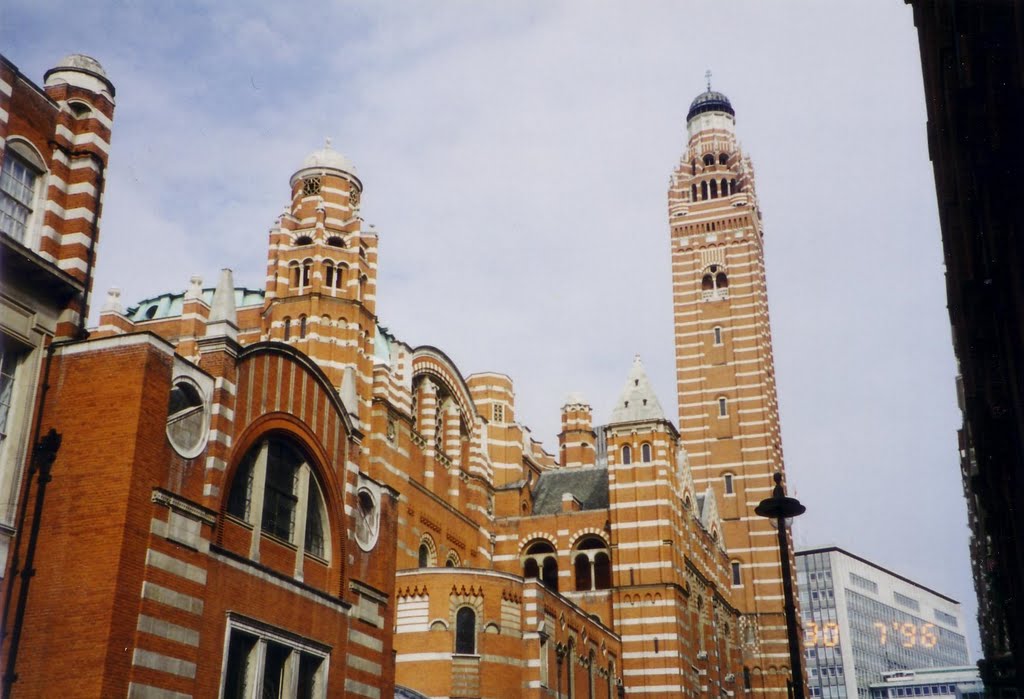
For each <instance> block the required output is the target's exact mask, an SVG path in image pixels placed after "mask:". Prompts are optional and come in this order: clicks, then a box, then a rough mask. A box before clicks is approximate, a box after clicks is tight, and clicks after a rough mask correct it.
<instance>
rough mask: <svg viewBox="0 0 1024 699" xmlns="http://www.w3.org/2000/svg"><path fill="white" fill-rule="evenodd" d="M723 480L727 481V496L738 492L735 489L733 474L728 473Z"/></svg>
mask: <svg viewBox="0 0 1024 699" xmlns="http://www.w3.org/2000/svg"><path fill="white" fill-rule="evenodd" d="M722 480H723V481H725V494H726V495H732V494H733V493H735V492H736V491H735V490H734V489H733V482H732V474H731V473H726V474H725V475H724V476H722Z"/></svg>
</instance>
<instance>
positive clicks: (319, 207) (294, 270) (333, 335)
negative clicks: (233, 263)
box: [263, 139, 377, 421]
mask: <svg viewBox="0 0 1024 699" xmlns="http://www.w3.org/2000/svg"><path fill="white" fill-rule="evenodd" d="M290 185H291V204H290V205H289V206H288V207H287V208H286V209H285V211H284V213H282V214H281V216H280V218H279V219H278V221H277V224H276V225H275V226H274V227H273V228H272V229H271V231H270V246H269V250H268V256H267V288H266V305H265V307H264V311H263V339H268V340H278V341H281V342H285V343H288V344H290V345H295V346H296V347H298V348H299V349H301V350H302V351H303V352H305V353H306V354H307V355H309V356H310V357H311V358H312V359H313V360H314V361H315V362H316V364H317V365H318V366H319V367H320V368H321V369H322V370H323V371H324V373H325V374H327V376H328V378H330V380H331V383H332V384H333V385H334V386H335V388H337V389H338V390H339V391H340V393H341V397H342V400H343V401H344V402H345V405H346V407H347V408H348V409H349V411H350V412H351V413H352V414H353V415H354V416H355V417H357V418H359V419H361V420H362V421H366V420H368V419H369V406H370V395H371V380H372V374H373V351H374V338H375V335H376V329H377V326H376V286H377V234H376V233H374V232H372V230H371V231H370V232H366V231H363V229H362V224H363V221H362V219H361V218H360V217H359V202H360V197H361V195H362V192H363V183H362V182H361V181H360V180H359V178H358V177H357V176H356V168H355V165H353V163H352V162H351V161H350V160H349V159H348V158H346V157H345V156H344V155H342V154H341V153H339V152H337V151H335V150H334V149H332V148H331V142H330V139H328V140H327V143H326V144H325V146H324V147H323V148H322V149H320V150H317V151H315V152H313V153H311V154H310V155H309V156H308V157H307V158H306V159H305V161H304V162H303V163H302V167H301V168H299V170H298V171H296V172H295V174H293V175H292V177H291V180H290Z"/></svg>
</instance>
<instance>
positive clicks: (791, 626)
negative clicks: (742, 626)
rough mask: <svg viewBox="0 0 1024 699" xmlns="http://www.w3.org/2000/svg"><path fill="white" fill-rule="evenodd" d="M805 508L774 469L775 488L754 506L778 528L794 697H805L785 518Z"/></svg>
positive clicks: (756, 510) (803, 510)
mask: <svg viewBox="0 0 1024 699" xmlns="http://www.w3.org/2000/svg"><path fill="white" fill-rule="evenodd" d="M806 511H807V508H806V507H804V506H803V505H801V504H800V501H799V500H797V499H796V498H790V497H786V492H785V491H784V490H783V489H782V474H781V473H779V472H778V471H776V472H775V489H774V490H773V491H772V496H771V497H770V498H765V499H764V500H762V501H761V504H760V505H758V506H757V507H756V508H754V513H755V514H758V515H760V516H761V517H768V518H769V519H771V520H773V522H772V523H773V524H775V525H776V526H777V527H778V530H779V557H780V558H781V560H782V594H783V597H784V598H785V602H786V632H787V635H788V636H789V667H790V668H791V670H792V672H793V684H792V686H793V699H804V670H803V663H802V658H801V656H800V638H799V636H798V634H797V630H798V629H797V622H796V604H795V603H794V601H793V574H792V571H791V569H790V565H789V535H788V534H787V533H786V520H787V519H792V518H793V517H797V516H799V515H802V514H803V513H804V512H806Z"/></svg>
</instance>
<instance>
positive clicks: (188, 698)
mask: <svg viewBox="0 0 1024 699" xmlns="http://www.w3.org/2000/svg"><path fill="white" fill-rule="evenodd" d="M128 699H192V695H191V694H182V693H181V692H172V691H171V690H169V689H161V688H160V687H153V686H151V685H148V684H140V683H138V682H130V683H129V684H128Z"/></svg>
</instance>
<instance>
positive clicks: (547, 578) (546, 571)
mask: <svg viewBox="0 0 1024 699" xmlns="http://www.w3.org/2000/svg"><path fill="white" fill-rule="evenodd" d="M540 581H541V582H542V583H544V587H546V588H548V589H549V590H551V591H553V592H558V561H556V560H555V558H554V556H552V557H551V558H545V559H544V564H543V565H542V566H541V569H540Z"/></svg>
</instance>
